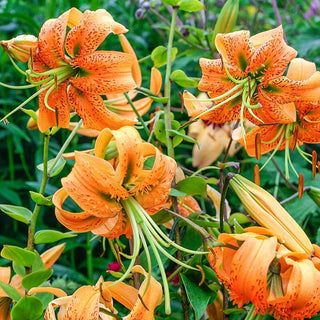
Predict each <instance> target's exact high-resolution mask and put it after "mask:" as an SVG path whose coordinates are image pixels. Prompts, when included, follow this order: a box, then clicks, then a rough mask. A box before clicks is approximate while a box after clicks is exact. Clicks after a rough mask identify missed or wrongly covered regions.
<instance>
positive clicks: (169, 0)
mask: <svg viewBox="0 0 320 320" xmlns="http://www.w3.org/2000/svg"><path fill="white" fill-rule="evenodd" d="M180 1H181V0H162V3H163V4H167V5H169V6H176V5H178V3H179V2H180Z"/></svg>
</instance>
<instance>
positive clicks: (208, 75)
mask: <svg viewBox="0 0 320 320" xmlns="http://www.w3.org/2000/svg"><path fill="white" fill-rule="evenodd" d="M215 44H216V48H217V50H218V51H219V53H220V59H213V60H211V59H205V58H202V59H200V67H201V69H202V78H201V81H200V83H199V90H202V91H206V92H208V94H209V96H210V98H211V99H203V100H201V99H196V98H195V97H194V96H193V95H192V94H191V93H189V92H188V91H185V92H184V95H183V96H184V103H185V107H186V109H187V111H188V114H189V116H191V117H193V120H196V119H199V118H200V119H203V120H208V121H210V122H213V123H215V124H224V123H227V122H230V121H238V122H239V123H240V126H239V127H238V128H237V129H236V130H234V132H233V133H232V138H233V139H234V140H236V141H238V142H239V143H240V144H241V145H242V146H244V147H245V149H246V151H247V153H248V155H249V156H251V157H252V156H256V158H257V159H258V160H260V157H261V155H262V154H265V153H268V152H270V151H273V152H272V154H271V156H270V157H269V159H268V160H267V161H266V162H265V164H264V165H263V167H264V166H265V165H266V164H267V163H268V162H269V160H270V159H271V158H272V156H273V155H274V154H275V152H276V151H278V150H285V174H286V177H287V178H289V166H290V167H291V169H292V170H293V172H294V173H295V174H296V175H297V176H298V173H297V171H296V169H295V168H294V165H293V163H292V161H291V158H290V148H291V149H292V150H295V149H297V151H298V152H299V154H300V155H301V156H302V157H303V158H304V159H305V160H306V161H308V162H309V163H311V164H312V167H313V174H314V175H315V174H316V169H317V168H318V169H319V162H318V158H317V154H316V153H313V154H312V155H310V154H308V153H306V152H305V151H304V150H302V149H301V148H300V146H301V145H302V144H303V143H319V142H320V120H319V116H320V105H319V99H320V98H319V97H320V73H319V72H318V71H316V66H315V64H314V63H313V62H309V61H306V60H304V59H301V58H295V57H296V55H297V52H296V50H294V49H293V48H291V47H290V46H288V45H287V44H286V42H285V41H284V39H283V29H282V26H279V27H278V28H275V29H272V30H270V31H265V32H262V33H259V34H256V35H254V36H252V37H250V33H249V31H236V32H233V33H228V34H218V35H217V37H216V39H215ZM286 69H288V71H287V74H286V75H285V76H284V72H285V71H286ZM209 101H211V106H208V102H209ZM212 104H213V105H212ZM193 120H191V121H193ZM244 120H249V121H250V122H251V123H252V124H253V125H254V128H251V130H250V131H249V132H246V130H245V126H244ZM263 167H262V168H261V169H263Z"/></svg>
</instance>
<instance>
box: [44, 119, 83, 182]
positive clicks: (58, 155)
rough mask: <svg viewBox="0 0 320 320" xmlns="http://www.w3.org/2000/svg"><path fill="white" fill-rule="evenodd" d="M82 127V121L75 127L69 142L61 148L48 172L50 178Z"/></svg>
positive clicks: (68, 139)
mask: <svg viewBox="0 0 320 320" xmlns="http://www.w3.org/2000/svg"><path fill="white" fill-rule="evenodd" d="M81 125H82V120H80V121H79V122H78V124H77V125H76V126H75V127H74V129H73V130H72V132H71V133H70V135H69V137H68V138H67V140H66V141H65V143H64V144H63V146H62V147H61V149H60V151H59V153H58V154H57V156H56V158H55V159H54V161H53V163H52V165H51V167H50V168H49V170H48V176H50V173H51V171H52V169H53V168H54V166H55V165H56V164H57V162H58V161H59V160H60V158H61V157H62V154H63V153H64V152H65V150H66V149H67V147H68V145H69V144H70V142H71V140H72V139H73V137H74V136H75V135H76V133H77V131H78V129H79V128H80V127H81Z"/></svg>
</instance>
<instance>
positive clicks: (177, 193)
mask: <svg viewBox="0 0 320 320" xmlns="http://www.w3.org/2000/svg"><path fill="white" fill-rule="evenodd" d="M169 195H170V196H173V197H185V196H187V194H186V193H185V192H181V191H179V190H177V189H173V188H171V189H170V192H169Z"/></svg>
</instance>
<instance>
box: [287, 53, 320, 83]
mask: <svg viewBox="0 0 320 320" xmlns="http://www.w3.org/2000/svg"><path fill="white" fill-rule="evenodd" d="M315 72H317V68H316V65H315V63H313V62H311V61H307V60H304V59H302V58H295V59H293V60H292V61H291V62H290V65H289V68H288V72H287V78H288V79H291V80H297V81H299V80H307V79H308V78H310V77H311V76H312V75H313V74H314V73H315Z"/></svg>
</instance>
